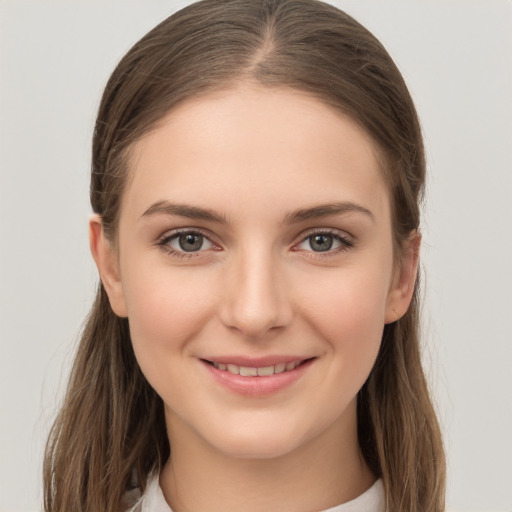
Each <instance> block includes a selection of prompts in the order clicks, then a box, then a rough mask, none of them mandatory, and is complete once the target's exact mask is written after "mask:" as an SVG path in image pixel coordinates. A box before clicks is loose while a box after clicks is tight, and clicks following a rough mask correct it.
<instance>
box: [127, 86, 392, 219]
mask: <svg viewBox="0 0 512 512" xmlns="http://www.w3.org/2000/svg"><path fill="white" fill-rule="evenodd" d="M379 161H380V159H379V155H378V151H377V148H376V146H375V144H374V143H373V142H372V140H371V138H370V137H369V136H368V135H367V133H366V132H365V131H364V130H363V129H362V128H361V127H360V126H359V125H358V124H357V123H355V122H354V121H352V120H351V119H350V118H348V117H347V116H344V115H342V114H341V113H340V112H338V111H336V110H334V109H333V108H331V107H329V106H327V105H325V104H324V103H322V102H321V101H319V100H318V99H316V98H313V97H312V96H310V95H308V94H305V93H302V92H298V91H295V90H290V89H271V88H266V87H262V86H255V85H243V86H237V87H235V88H231V89H227V90H222V91H217V92H214V93H211V94H208V95H205V96H201V97H199V98H196V99H193V100H190V101H187V102H185V103H183V104H181V105H180V106H179V107H177V108H176V109H174V110H173V111H171V112H170V113H169V114H168V115H166V116H165V117H164V118H163V119H162V120H161V121H160V122H159V123H158V126H157V127H156V128H155V129H154V130H153V131H152V132H151V133H149V134H148V135H146V136H145V137H143V138H142V139H141V140H140V141H138V142H137V143H136V144H135V146H134V147H133V148H132V152H131V160H130V167H131V172H132V176H131V179H130V182H129V184H128V186H127V189H126V191H125V197H124V198H123V206H122V209H123V210H125V211H126V212H127V213H131V214H133V215H141V214H142V213H143V211H145V209H146V208H147V207H148V205H150V204H152V203H154V202H155V201H158V200H173V201H178V202H183V201H187V202H191V201H192V202H193V203H194V202H195V203H201V204H200V205H204V206H207V207H211V208H216V209H221V210H229V209H230V208H232V209H233V210H234V211H232V212H230V211H227V212H226V214H228V215H230V214H234V215H236V213H237V212H236V209H237V208H238V209H242V210H243V211H244V212H248V211H250V210H251V208H253V209H254V211H255V213H256V214H258V212H259V215H261V214H262V213H266V212H267V207H268V206H269V205H279V207H280V210H281V212H284V213H286V211H287V210H292V209H295V208H297V207H300V206H304V205H309V204H315V203H322V202H323V203H326V202H336V201H343V200H351V201H359V202H367V203H372V206H373V209H377V214H380V213H383V214H385V213H386V212H387V210H388V199H387V197H388V194H387V190H386V188H387V187H386V186H385V183H384V179H383V173H382V172H381V168H380V164H379ZM227 199H229V201H227ZM237 199H238V201H237ZM258 208H259V209H258Z"/></svg>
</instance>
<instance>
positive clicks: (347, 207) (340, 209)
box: [140, 201, 375, 224]
mask: <svg viewBox="0 0 512 512" xmlns="http://www.w3.org/2000/svg"><path fill="white" fill-rule="evenodd" d="M353 212H356V213H362V214H364V215H366V216H368V217H370V219H371V220H372V221H375V217H374V215H373V213H372V212H371V211H370V210H369V209H368V208H366V207H364V206H362V205H360V204H357V203H353V202H350V201H343V202H338V203H328V204H321V205H318V206H313V207H311V208H301V209H299V210H296V211H294V212H291V213H289V214H287V215H286V216H285V217H284V221H283V223H284V224H296V223H299V222H303V221H305V220H309V219H316V218H320V217H326V216H328V215H339V214H347V213H353ZM156 214H161V215H179V216H180V217H187V218H189V219H199V220H206V221H210V222H217V223H219V224H227V219H226V217H225V216H224V215H222V214H219V213H217V212H215V211H214V210H211V209H209V208H200V207H197V206H192V205H188V204H181V203H170V202H169V201H158V202H156V203H153V204H152V205H151V206H150V207H149V208H148V209H147V210H146V211H145V212H144V213H143V214H142V215H141V217H140V218H141V219H142V218H144V217H149V216H151V215H156Z"/></svg>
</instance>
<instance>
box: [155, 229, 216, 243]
mask: <svg viewBox="0 0 512 512" xmlns="http://www.w3.org/2000/svg"><path fill="white" fill-rule="evenodd" d="M187 233H195V234H198V235H202V236H204V237H205V238H208V240H210V242H212V243H213V244H217V242H216V241H215V240H214V239H215V238H216V237H215V235H214V234H213V233H212V232H211V231H208V230H206V229H203V228H196V227H187V228H176V229H168V230H167V231H164V232H163V233H162V234H161V235H160V236H159V237H158V238H157V243H160V242H162V241H164V240H167V239H170V238H173V237H175V236H178V235H183V234H187Z"/></svg>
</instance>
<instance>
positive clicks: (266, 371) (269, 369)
mask: <svg viewBox="0 0 512 512" xmlns="http://www.w3.org/2000/svg"><path fill="white" fill-rule="evenodd" d="M258 375H259V376H260V377H265V376H266V375H274V367H273V366H265V367H263V368H258Z"/></svg>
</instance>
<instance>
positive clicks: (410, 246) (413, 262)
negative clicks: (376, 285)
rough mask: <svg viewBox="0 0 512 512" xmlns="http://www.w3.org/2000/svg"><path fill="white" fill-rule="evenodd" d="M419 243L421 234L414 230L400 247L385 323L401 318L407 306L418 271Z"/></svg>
mask: <svg viewBox="0 0 512 512" xmlns="http://www.w3.org/2000/svg"><path fill="white" fill-rule="evenodd" d="M420 244H421V234H420V233H418V232H417V231H414V232H413V233H412V234H411V236H410V237H409V239H408V240H407V242H406V243H405V246H404V247H403V249H402V255H401V258H400V262H399V266H398V268H397V269H396V272H395V276H394V279H393V284H392V286H391V289H390V291H389V294H388V300H387V303H386V317H385V323H386V324H390V323H392V322H395V321H396V320H398V319H399V318H401V317H402V316H403V315H404V314H405V313H406V311H407V309H408V308H409V304H410V303H411V299H412V294H413V293H414V285H415V284H416V275H417V273H418V259H419V252H420Z"/></svg>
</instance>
